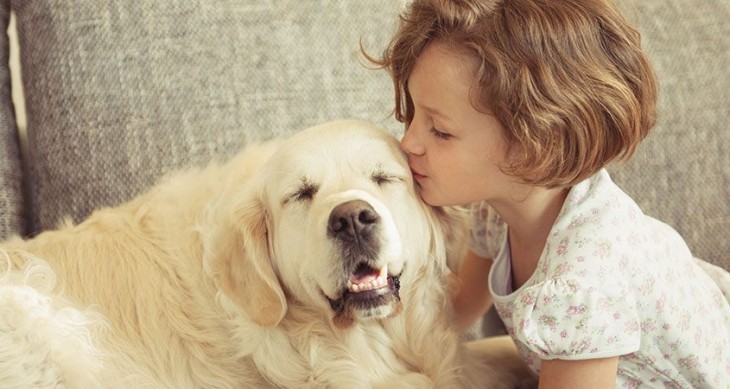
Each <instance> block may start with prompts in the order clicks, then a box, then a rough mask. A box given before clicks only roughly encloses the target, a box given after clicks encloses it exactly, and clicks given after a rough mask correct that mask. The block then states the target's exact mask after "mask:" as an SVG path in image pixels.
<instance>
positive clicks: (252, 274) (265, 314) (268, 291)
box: [211, 190, 287, 327]
mask: <svg viewBox="0 0 730 389" xmlns="http://www.w3.org/2000/svg"><path fill="white" fill-rule="evenodd" d="M225 217H226V219H227V220H228V222H227V223H223V228H219V229H218V234H221V233H222V234H223V236H219V237H217V238H215V243H214V244H213V245H211V246H212V247H211V249H212V250H213V251H215V252H217V255H215V254H214V256H215V257H214V258H211V262H212V264H211V271H212V273H213V276H214V278H215V279H216V283H217V285H218V287H219V288H220V289H221V290H222V292H223V293H224V294H225V295H226V296H227V297H228V298H229V299H230V300H231V301H233V302H234V303H236V304H237V305H239V306H240V307H241V308H242V309H243V311H244V312H246V314H247V315H248V316H249V317H250V318H251V320H252V321H253V322H254V323H256V324H258V325H260V326H263V327H273V326H276V325H278V324H279V322H280V321H281V319H282V318H283V317H284V314H285V313H286V309H287V304H286V297H285V296H284V291H283V290H282V288H281V285H280V284H279V280H278V278H277V276H276V272H275V270H274V267H273V264H272V259H271V257H270V255H269V245H268V239H269V238H268V234H269V231H268V227H267V213H266V210H265V208H264V205H263V203H262V201H261V198H260V197H259V196H257V195H256V194H255V193H254V191H251V190H246V191H245V193H243V194H242V195H241V196H240V197H239V198H237V201H236V206H235V207H234V209H233V210H232V212H231V213H229V214H228V215H225ZM223 230H227V231H226V232H223ZM215 245H217V247H215Z"/></svg>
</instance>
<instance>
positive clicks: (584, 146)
mask: <svg viewBox="0 0 730 389" xmlns="http://www.w3.org/2000/svg"><path fill="white" fill-rule="evenodd" d="M434 40H440V41H442V42H445V43H447V44H449V45H451V46H452V47H453V48H454V49H455V50H458V51H459V52H465V53H467V54H468V55H471V56H473V57H474V58H475V59H476V60H477V64H478V70H477V72H476V75H475V77H476V82H477V85H475V87H476V88H474V89H473V97H474V101H473V105H474V107H475V108H476V109H479V110H481V111H484V112H490V113H492V114H494V115H495V116H496V117H497V119H498V120H499V121H500V122H501V123H502V125H503V126H504V128H505V129H506V137H507V140H508V143H509V145H510V154H509V155H510V158H511V159H510V162H509V164H508V166H506V167H504V169H503V170H504V172H505V173H506V174H510V175H512V176H515V177H518V178H520V179H522V180H523V181H524V182H526V183H530V184H534V185H540V186H546V187H556V186H568V185H573V184H575V183H577V182H579V181H581V180H583V179H584V178H586V177H588V176H590V175H592V174H594V173H595V172H596V171H598V170H599V169H601V168H603V167H604V166H606V165H607V164H608V163H609V162H611V161H612V160H614V159H618V160H627V159H628V158H630V157H631V155H633V153H634V151H635V150H636V147H637V146H638V144H639V143H640V142H641V141H642V140H643V139H644V138H645V137H646V135H647V134H648V133H649V130H650V129H651V128H652V126H653V125H654V121H655V119H656V110H655V108H656V98H657V85H656V79H655V76H654V71H653V69H652V67H651V64H650V63H649V60H648V58H647V56H646V54H645V53H644V52H643V51H642V49H641V46H640V36H639V33H638V32H637V31H636V30H635V29H634V28H633V27H632V26H631V25H630V23H629V22H628V21H627V20H626V19H625V18H624V17H623V16H622V15H621V13H620V12H619V10H618V9H617V8H616V6H615V5H613V4H611V3H610V1H605V0H502V1H500V0H497V1H495V0H492V1H489V0H414V1H412V2H411V4H410V5H409V6H408V8H407V9H406V10H405V12H404V13H403V14H402V15H401V18H400V24H399V28H398V31H397V33H396V34H395V36H394V37H393V39H392V41H391V42H390V45H389V46H388V48H387V50H386V51H385V53H384V54H383V57H382V58H379V59H378V58H373V57H371V56H368V55H367V54H365V56H366V57H367V58H368V59H369V60H370V61H372V62H373V63H375V64H377V65H379V66H381V67H383V68H385V69H387V70H388V71H389V72H390V74H391V76H392V78H393V82H394V84H395V116H396V119H397V120H399V121H401V122H403V123H405V124H406V126H408V125H409V124H410V122H411V120H412V119H413V114H414V112H413V111H414V107H413V101H412V99H411V95H410V93H409V90H408V78H409V76H410V74H411V72H412V71H413V67H414V65H415V64H416V60H417V58H418V56H419V55H420V53H421V52H422V51H423V49H424V47H425V46H426V45H427V44H428V43H429V42H432V41H434Z"/></svg>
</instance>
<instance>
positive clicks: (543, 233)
mask: <svg viewBox="0 0 730 389" xmlns="http://www.w3.org/2000/svg"><path fill="white" fill-rule="evenodd" d="M568 191H569V188H555V189H546V188H534V187H532V188H520V190H518V191H516V192H517V193H518V194H519V195H518V196H514V194H513V196H510V197H509V198H507V199H504V200H501V201H494V202H493V203H492V204H490V205H491V206H492V207H493V208H494V210H495V211H496V212H497V213H498V214H499V215H500V216H501V217H502V219H504V221H505V222H506V223H507V225H508V226H509V230H508V231H509V232H508V234H509V241H510V254H511V257H512V277H513V280H512V281H513V287H514V288H515V289H517V288H519V287H520V286H522V284H524V283H525V282H526V281H527V280H528V279H529V278H530V276H532V273H533V272H534V271H535V268H536V267H537V262H538V261H539V260H540V257H541V255H542V251H543V249H544V248H545V243H546V242H547V238H548V235H549V234H550V230H551V229H552V226H553V224H554V223H555V220H556V219H557V217H558V214H559V213H560V210H561V209H562V207H563V203H564V202H565V198H566V197H567V195H568Z"/></svg>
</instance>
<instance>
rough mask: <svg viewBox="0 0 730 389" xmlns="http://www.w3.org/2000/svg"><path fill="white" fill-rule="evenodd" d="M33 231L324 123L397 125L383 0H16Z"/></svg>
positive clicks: (389, 7) (391, 4)
mask: <svg viewBox="0 0 730 389" xmlns="http://www.w3.org/2000/svg"><path fill="white" fill-rule="evenodd" d="M13 6H14V8H15V12H16V13H17V20H18V32H19V40H20V50H21V59H22V65H23V77H24V79H23V83H24V87H25V96H26V105H27V115H28V138H29V144H30V147H31V152H32V160H31V168H32V173H33V185H32V187H31V188H32V193H33V198H32V209H33V228H34V229H35V230H44V229H48V228H51V227H54V226H55V225H56V224H57V223H58V221H59V220H60V219H61V218H63V217H64V216H65V215H70V216H72V217H73V218H74V219H75V220H77V221H78V220H81V219H83V218H84V217H86V216H87V215H88V214H89V213H90V211H92V210H93V209H94V208H97V207H101V206H108V205H115V204H118V203H120V202H122V201H124V200H127V199H129V198H131V197H133V196H134V195H136V194H138V193H140V192H141V191H143V190H144V189H145V188H147V187H148V186H149V185H151V184H152V183H153V182H154V181H155V180H157V179H158V178H159V176H160V175H161V174H163V173H165V172H168V171H170V170H172V169H176V168H180V167H186V166H190V165H201V164H204V163H206V162H208V160H209V159H211V157H213V156H215V157H216V158H218V159H225V158H227V157H229V156H230V155H232V154H233V153H234V152H235V151H237V150H238V149H239V148H240V147H241V146H242V145H244V144H245V143H247V142H250V141H252V140H254V139H264V138H270V137H273V136H277V135H283V134H287V133H290V132H292V131H295V130H298V129H302V128H304V127H307V126H310V125H313V124H315V123H319V122H322V121H326V120H331V119H338V118H350V117H352V118H360V119H366V120H369V121H373V122H375V123H378V124H380V125H382V126H386V127H391V128H392V127H393V126H394V123H395V122H394V120H393V119H392V118H391V117H390V115H389V114H390V112H391V111H392V102H391V101H392V97H391V92H390V91H391V89H392V88H391V87H390V84H391V82H390V79H389V77H388V75H387V74H386V73H385V72H383V71H376V70H373V69H370V68H368V67H366V66H365V65H364V62H365V61H364V60H362V57H361V56H360V54H359V45H360V43H361V42H362V44H363V46H364V47H365V48H366V49H369V50H371V51H372V52H374V53H377V54H380V52H381V51H382V49H383V47H384V45H385V42H386V41H387V38H388V37H389V36H390V35H391V34H392V32H393V30H394V28H395V23H396V22H395V19H394V15H395V14H396V13H397V10H398V8H399V7H400V4H399V3H398V2H396V1H392V0H382V1H373V0H368V1H337V0H332V1H240V0H228V1H207V0H186V1H171V0H142V1H137V0H135V1H116V0H114V1H112V0H94V1H51V0H33V1H20V0H18V1H13Z"/></svg>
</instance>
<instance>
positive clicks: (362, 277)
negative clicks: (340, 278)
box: [350, 265, 388, 284]
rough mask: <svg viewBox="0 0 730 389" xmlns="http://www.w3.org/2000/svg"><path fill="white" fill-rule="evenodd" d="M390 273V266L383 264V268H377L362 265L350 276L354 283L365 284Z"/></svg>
mask: <svg viewBox="0 0 730 389" xmlns="http://www.w3.org/2000/svg"><path fill="white" fill-rule="evenodd" d="M387 274H388V266H387V265H386V266H383V268H382V269H380V270H376V269H373V268H371V267H370V266H366V265H363V266H360V267H358V268H357V270H355V272H354V273H352V275H351V276H350V282H351V283H353V284H364V283H367V282H370V281H373V280H376V279H378V278H380V277H382V276H386V275H387Z"/></svg>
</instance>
